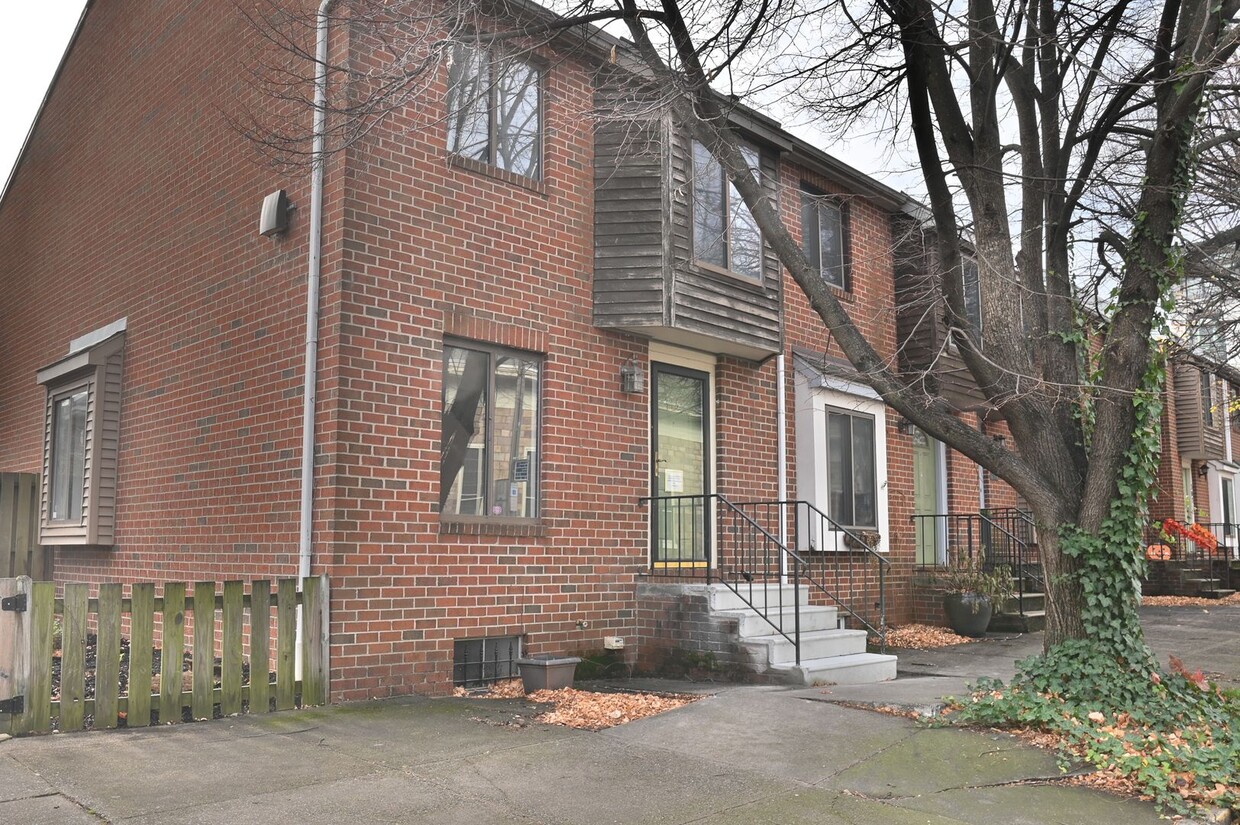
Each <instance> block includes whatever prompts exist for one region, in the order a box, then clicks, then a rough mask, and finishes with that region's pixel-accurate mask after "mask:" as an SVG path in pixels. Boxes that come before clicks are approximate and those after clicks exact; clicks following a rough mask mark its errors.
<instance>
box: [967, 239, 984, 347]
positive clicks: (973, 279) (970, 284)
mask: <svg viewBox="0 0 1240 825" xmlns="http://www.w3.org/2000/svg"><path fill="white" fill-rule="evenodd" d="M963 277H964V314H965V317H966V318H967V319H968V321H969V329H970V330H971V331H972V332H973V335H974V336H975V337H976V338H977V340H978V341H981V340H982V277H981V272H980V271H979V270H978V268H977V261H976V260H974V259H973V258H965V259H964V275H963Z"/></svg>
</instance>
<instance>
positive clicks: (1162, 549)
mask: <svg viewBox="0 0 1240 825" xmlns="http://www.w3.org/2000/svg"><path fill="white" fill-rule="evenodd" d="M1145 557H1146V558H1147V559H1149V560H1150V561H1168V560H1170V559H1171V548H1170V547H1168V546H1167V545H1165V544H1151V545H1150V546H1149V547H1147V548H1145Z"/></svg>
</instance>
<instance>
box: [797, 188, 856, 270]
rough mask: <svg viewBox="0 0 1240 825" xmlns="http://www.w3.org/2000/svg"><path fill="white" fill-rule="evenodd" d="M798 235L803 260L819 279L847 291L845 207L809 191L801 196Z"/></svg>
mask: <svg viewBox="0 0 1240 825" xmlns="http://www.w3.org/2000/svg"><path fill="white" fill-rule="evenodd" d="M801 233H802V236H803V238H804V244H805V257H806V258H808V259H809V263H810V266H812V267H814V268H815V269H817V270H818V271H819V273H821V275H822V279H823V280H824V281H826V282H827V283H828V284H830V285H831V286H834V287H838V288H839V289H848V288H849V284H848V277H849V273H848V208H847V205H846V204H844V203H841V202H840V201H837V200H834V199H832V198H829V197H827V196H826V195H823V194H822V193H821V192H817V191H814V190H811V189H806V190H805V191H804V192H803V193H802V194H801Z"/></svg>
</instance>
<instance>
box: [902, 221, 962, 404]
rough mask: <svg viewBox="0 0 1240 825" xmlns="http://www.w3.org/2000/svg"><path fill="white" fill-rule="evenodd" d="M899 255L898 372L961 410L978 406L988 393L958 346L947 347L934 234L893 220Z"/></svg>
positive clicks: (904, 222)
mask: <svg viewBox="0 0 1240 825" xmlns="http://www.w3.org/2000/svg"><path fill="white" fill-rule="evenodd" d="M892 229H893V235H894V236H895V237H896V238H897V243H896V253H895V279H896V280H895V296H896V335H897V339H896V340H898V341H899V342H900V370H901V371H902V372H903V373H904V375H905V376H906V378H907V379H908V380H909V381H911V382H913V383H917V384H923V383H924V386H925V388H926V390H927V391H928V392H930V393H931V394H933V395H941V396H943V397H944V398H946V399H947V400H948V401H949V402H950V403H951V404H952V405H953V406H955V407H957V408H958V409H962V410H964V409H976V408H977V407H979V406H982V405H984V404H985V397H984V396H983V395H982V392H981V390H980V389H978V386H977V383H976V382H975V381H974V380H973V376H972V375H971V374H970V373H969V370H968V368H967V367H966V366H965V364H964V360H963V359H961V357H960V354H959V353H958V352H957V351H956V349H955V347H952V346H946V345H945V339H946V337H947V324H946V323H945V321H944V319H943V305H942V294H941V292H940V290H939V267H938V260H937V257H938V256H937V255H936V254H935V252H934V250H933V249H932V248H931V247H930V246H929V242H930V237H929V236H928V235H925V234H924V233H922V232H921V231H919V230H917V229H916V228H915V227H913V226H911V225H910V223H909V222H908V221H907V220H902V219H899V218H897V219H895V220H894V221H893V227H892Z"/></svg>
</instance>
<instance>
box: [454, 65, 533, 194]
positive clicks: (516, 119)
mask: <svg viewBox="0 0 1240 825" xmlns="http://www.w3.org/2000/svg"><path fill="white" fill-rule="evenodd" d="M542 117H543V113H542V70H541V69H540V68H539V67H537V66H535V65H533V64H532V63H530V62H528V61H524V60H520V59H518V58H516V57H513V56H510V55H504V54H499V53H497V52H495V51H493V50H488V49H482V48H475V47H473V46H468V45H464V44H460V45H457V46H456V47H455V48H454V49H453V50H452V56H451V59H450V62H449V64H448V150H449V151H450V152H452V153H453V154H456V155H460V156H461V157H465V158H470V159H472V160H476V161H479V162H481V163H486V164H489V165H491V166H494V167H496V168H498V169H503V170H505V171H508V172H512V173H514V174H517V175H522V176H524V177H527V178H535V179H538V178H541V177H542Z"/></svg>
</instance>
